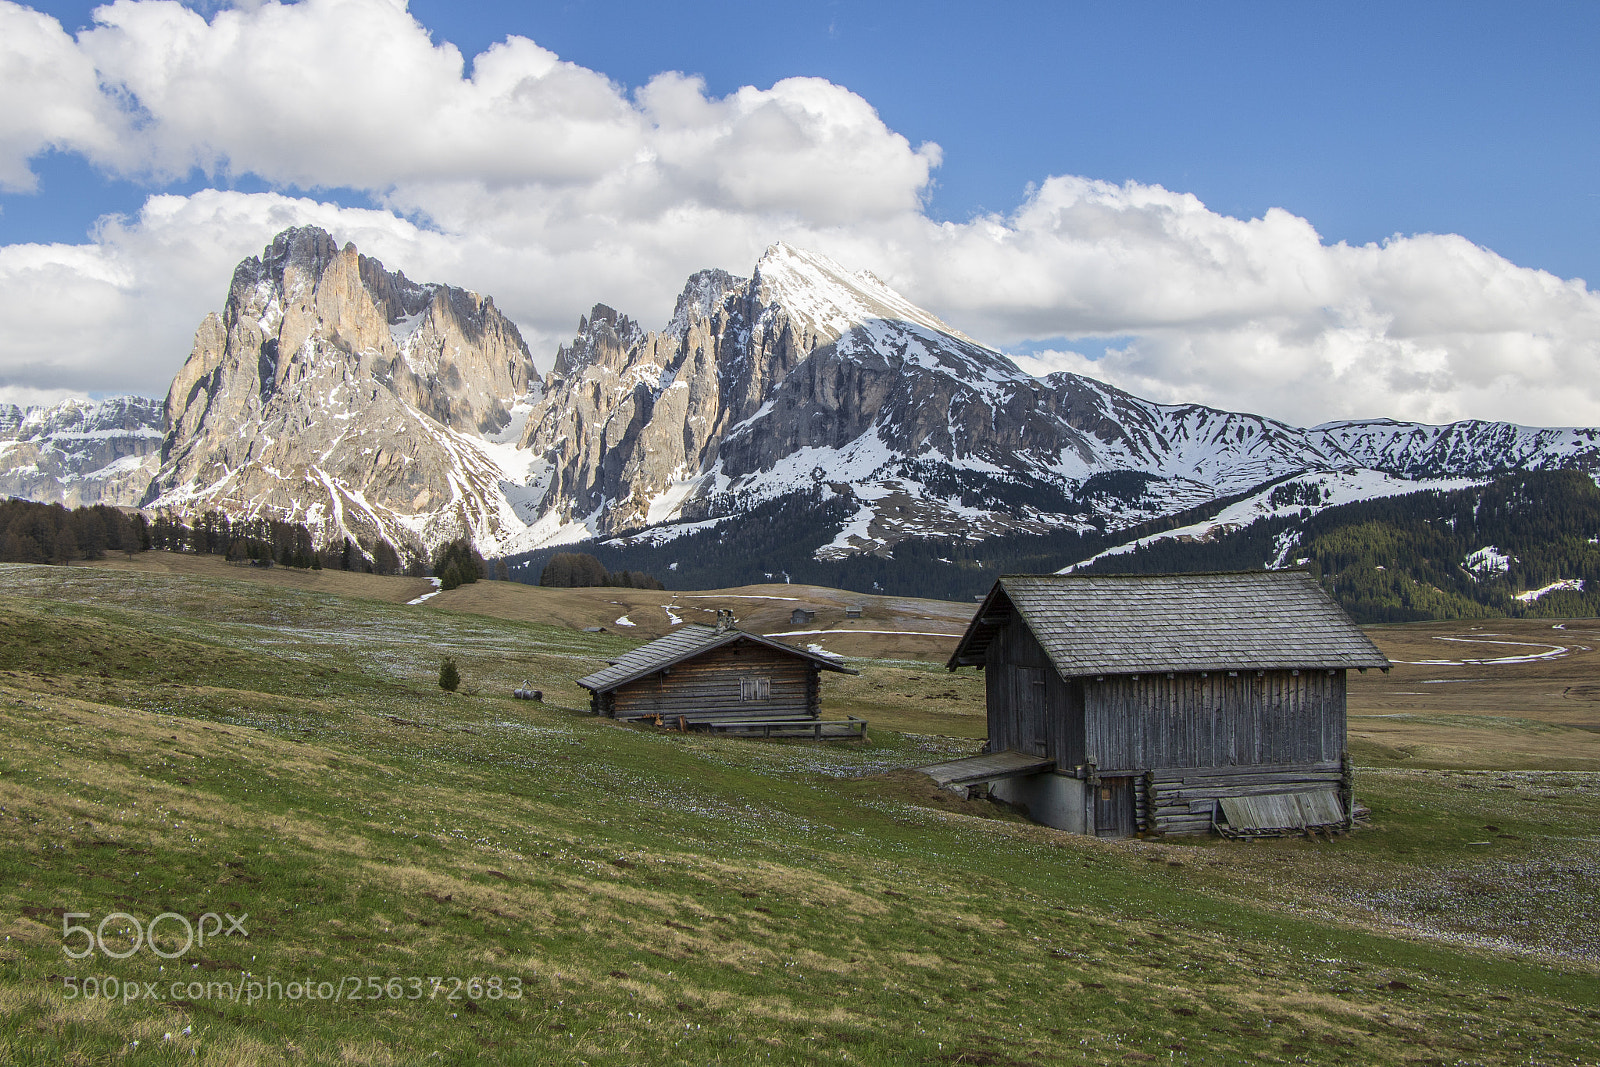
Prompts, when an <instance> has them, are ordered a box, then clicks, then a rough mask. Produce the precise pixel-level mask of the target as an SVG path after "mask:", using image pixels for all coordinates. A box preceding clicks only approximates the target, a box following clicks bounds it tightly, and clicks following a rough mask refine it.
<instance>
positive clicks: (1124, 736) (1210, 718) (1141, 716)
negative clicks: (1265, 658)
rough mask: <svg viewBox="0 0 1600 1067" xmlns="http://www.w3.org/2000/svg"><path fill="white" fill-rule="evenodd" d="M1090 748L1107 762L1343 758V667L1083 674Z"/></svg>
mask: <svg viewBox="0 0 1600 1067" xmlns="http://www.w3.org/2000/svg"><path fill="white" fill-rule="evenodd" d="M1083 686H1084V702H1085V711H1084V726H1085V735H1086V736H1085V742H1086V746H1087V750H1088V753H1089V757H1090V758H1092V759H1094V761H1095V763H1096V764H1097V765H1098V766H1100V767H1101V768H1102V769H1105V770H1110V769H1113V768H1114V769H1118V770H1146V769H1151V768H1161V767H1219V766H1220V767H1225V766H1253V765H1257V764H1271V763H1316V762H1322V761H1327V760H1337V759H1338V758H1339V755H1340V753H1341V752H1343V750H1344V747H1345V677H1344V672H1343V671H1335V672H1334V673H1332V674H1330V673H1328V672H1327V671H1325V670H1318V671H1300V672H1299V673H1298V674H1296V673H1294V672H1290V671H1267V672H1265V674H1264V675H1262V676H1258V675H1257V674H1256V672H1254V671H1242V672H1239V673H1238V674H1237V675H1230V674H1228V673H1225V672H1212V673H1210V674H1205V675H1202V674H1176V675H1174V676H1173V677H1170V678H1169V677H1167V676H1166V675H1165V674H1142V675H1112V676H1108V677H1105V678H1104V679H1103V680H1100V681H1095V680H1092V679H1085V680H1084V682H1083Z"/></svg>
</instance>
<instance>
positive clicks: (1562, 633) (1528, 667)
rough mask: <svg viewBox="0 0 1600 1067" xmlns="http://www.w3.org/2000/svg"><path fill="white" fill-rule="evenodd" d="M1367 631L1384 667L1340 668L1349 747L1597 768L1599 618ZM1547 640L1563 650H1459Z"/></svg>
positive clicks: (1489, 762) (1422, 761) (1438, 763)
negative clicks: (1547, 654)
mask: <svg viewBox="0 0 1600 1067" xmlns="http://www.w3.org/2000/svg"><path fill="white" fill-rule="evenodd" d="M1367 632H1368V634H1369V635H1370V636H1371V637H1372V638H1373V640H1374V641H1376V642H1377V644H1378V647H1379V648H1381V649H1383V651H1384V653H1385V654H1386V655H1388V657H1389V658H1390V659H1391V660H1393V661H1394V663H1395V667H1394V670H1392V671H1391V672H1390V673H1389V674H1387V675H1385V674H1382V673H1380V672H1378V671H1368V672H1367V673H1366V674H1365V675H1354V674H1353V675H1351V677H1350V738H1351V749H1352V751H1353V752H1354V753H1355V754H1356V756H1357V758H1358V759H1361V760H1363V761H1365V762H1374V763H1380V764H1386V763H1398V764H1404V765H1407V766H1427V767H1466V768H1512V767H1515V768H1524V769H1534V768H1544V769H1550V770H1600V652H1596V648H1600V620H1594V619H1574V620H1553V619H1490V620H1474V621H1472V622H1451V623H1413V624H1409V625H1405V626H1376V627H1371V628H1370V629H1368V631H1367ZM1487 642H1517V644H1491V643H1487ZM1552 646H1560V647H1563V648H1566V649H1567V650H1568V651H1567V652H1566V653H1565V654H1563V655H1561V656H1560V657H1558V658H1554V659H1549V660H1535V661H1532V662H1523V663H1481V664H1467V663H1461V662H1459V661H1463V660H1467V659H1495V658H1503V657H1508V656H1517V655H1522V654H1529V653H1539V652H1543V651H1546V650H1548V649H1549V648H1551V647H1552ZM1429 660H1453V661H1458V662H1456V663H1451V664H1444V663H1428V662H1426V661H1429Z"/></svg>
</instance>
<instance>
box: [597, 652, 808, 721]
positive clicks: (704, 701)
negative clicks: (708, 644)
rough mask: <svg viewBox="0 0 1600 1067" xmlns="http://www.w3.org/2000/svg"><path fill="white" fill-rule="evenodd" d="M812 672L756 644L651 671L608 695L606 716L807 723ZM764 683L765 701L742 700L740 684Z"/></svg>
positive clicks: (793, 659)
mask: <svg viewBox="0 0 1600 1067" xmlns="http://www.w3.org/2000/svg"><path fill="white" fill-rule="evenodd" d="M816 674H817V668H816V667H814V666H812V665H811V664H809V663H808V662H806V661H805V660H802V659H797V658H796V657H794V656H786V655H783V654H782V653H780V652H776V651H774V650H772V649H769V648H764V647H762V646H759V645H735V646H732V647H728V648H720V649H715V650H713V651H711V652H708V653H706V654H705V655H702V656H697V657H695V658H694V659H691V660H686V661H684V662H682V663H679V664H677V665H675V666H674V667H672V669H671V670H670V671H668V672H666V673H661V672H657V673H655V674H652V675H649V676H648V677H645V678H641V679H639V680H638V681H635V682H631V683H629V684H628V685H624V686H621V687H619V688H618V689H616V690H615V691H614V693H613V694H612V700H611V711H610V714H612V715H614V716H616V717H617V718H619V719H632V718H642V717H646V716H653V715H660V716H661V717H662V718H663V719H666V720H668V721H672V720H675V719H676V718H677V717H678V716H680V715H681V716H683V717H684V718H686V719H688V720H689V721H690V722H710V721H714V720H716V719H756V718H762V719H767V718H772V719H813V718H816V717H817V711H818V700H817V692H818V690H817V682H816ZM745 678H766V679H768V681H769V684H770V690H769V695H768V698H767V699H766V700H747V699H745V698H744V687H743V686H742V684H741V680H742V679H745Z"/></svg>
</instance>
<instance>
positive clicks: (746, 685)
mask: <svg viewBox="0 0 1600 1067" xmlns="http://www.w3.org/2000/svg"><path fill="white" fill-rule="evenodd" d="M823 671H834V672H836V673H839V674H857V673H859V672H857V671H855V670H852V669H851V668H849V667H846V666H844V665H843V664H841V663H839V662H838V661H837V660H835V659H833V658H831V657H829V656H826V655H821V654H819V653H816V652H811V651H808V650H806V649H803V648H796V647H795V646H793V645H790V644H786V643H784V642H782V641H778V640H775V639H773V638H771V637H763V636H762V635H760V634H752V633H746V632H744V631H743V630H740V629H738V628H736V627H735V626H733V624H732V620H731V619H728V618H724V617H721V616H720V613H719V620H718V624H717V625H716V626H715V627H711V626H697V625H694V624H689V625H685V626H681V627H679V628H678V629H676V630H674V631H673V632H672V633H670V634H668V635H667V636H665V637H661V638H657V639H656V640H654V641H651V642H650V643H649V644H646V645H641V646H640V647H638V648H636V649H634V650H633V651H631V652H628V653H627V654H625V655H623V656H621V657H619V658H618V659H615V660H611V661H610V666H608V667H606V668H605V669H604V670H601V671H596V672H595V673H594V674H591V675H589V676H588V677H585V678H579V679H578V684H579V685H581V686H583V687H584V688H585V689H587V690H589V692H590V694H591V706H592V708H593V709H594V711H595V713H596V714H598V715H606V716H610V717H611V718H616V719H624V720H640V719H648V720H651V721H654V722H659V723H661V724H662V725H671V726H678V727H680V728H685V729H689V728H715V729H725V730H726V729H732V730H736V731H738V732H745V733H763V734H765V735H767V736H782V735H785V734H804V733H808V732H809V733H813V734H814V735H815V736H817V737H824V736H839V735H842V734H860V733H862V732H863V731H864V729H865V726H866V723H865V722H864V721H863V720H860V719H851V720H848V721H847V722H839V723H833V722H829V723H824V722H823V721H822V716H821V712H822V679H821V673H822V672H823ZM786 724H793V726H794V727H795V728H792V729H784V726H785V725H786ZM856 724H858V725H856ZM825 727H841V729H824V728H825ZM842 727H849V728H848V729H842Z"/></svg>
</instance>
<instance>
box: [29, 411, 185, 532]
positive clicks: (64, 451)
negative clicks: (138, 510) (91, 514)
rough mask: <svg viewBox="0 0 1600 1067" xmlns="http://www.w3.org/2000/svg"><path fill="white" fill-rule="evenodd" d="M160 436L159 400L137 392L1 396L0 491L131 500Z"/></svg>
mask: <svg viewBox="0 0 1600 1067" xmlns="http://www.w3.org/2000/svg"><path fill="white" fill-rule="evenodd" d="M161 439H162V408H161V403H160V401H157V400H150V399H147V398H145V397H141V396H119V397H113V398H111V399H109V400H102V401H92V400H66V401H63V402H62V403H60V404H56V405H55V406H53V407H27V408H24V407H18V406H17V405H15V404H0V497H22V498H24V499H27V500H37V501H40V502H41V503H46V504H64V505H66V506H67V507H79V506H80V505H87V504H114V505H133V504H137V503H139V501H140V499H141V498H142V497H143V496H144V492H145V489H146V488H147V487H148V486H149V484H150V479H151V477H152V476H153V475H154V474H155V472H156V466H157V463H158V460H159V457H160V451H161Z"/></svg>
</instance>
